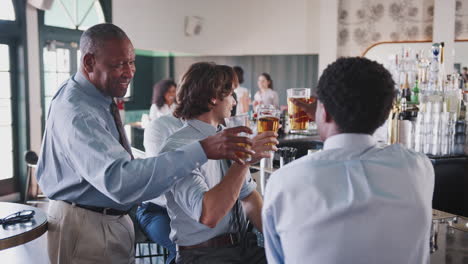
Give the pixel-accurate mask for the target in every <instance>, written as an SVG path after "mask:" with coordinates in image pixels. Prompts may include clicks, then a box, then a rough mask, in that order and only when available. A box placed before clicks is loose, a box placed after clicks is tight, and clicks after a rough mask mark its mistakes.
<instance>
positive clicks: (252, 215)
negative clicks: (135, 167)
mask: <svg viewBox="0 0 468 264" xmlns="http://www.w3.org/2000/svg"><path fill="white" fill-rule="evenodd" d="M235 87H237V77H236V75H235V73H234V71H233V69H232V68H231V67H229V66H225V65H216V64H214V63H196V64H194V65H192V66H191V67H190V68H189V69H188V71H187V72H186V73H185V75H184V76H183V78H182V81H181V84H180V87H179V92H178V98H177V99H178V100H177V102H178V106H177V107H176V109H175V112H174V114H175V115H176V116H177V117H179V118H182V119H184V120H186V125H185V126H184V127H183V128H181V129H180V130H178V131H177V132H175V133H174V134H172V135H171V136H170V137H169V138H168V139H167V141H166V145H165V146H164V147H163V149H162V152H165V151H172V150H174V149H178V148H180V147H182V146H186V145H190V144H192V142H196V141H199V140H201V139H203V138H206V137H209V136H211V135H213V134H215V133H216V131H217V128H218V127H219V126H220V124H222V123H223V122H224V118H228V117H229V116H230V114H231V109H232V107H233V105H235V101H234V98H233V97H232V94H233V92H234V88H235ZM276 136H277V135H276V133H274V132H265V133H262V134H260V135H258V136H256V137H255V138H254V139H253V145H252V149H253V150H254V151H255V153H256V155H254V156H253V162H255V161H258V159H259V158H261V157H267V156H269V154H268V153H265V151H270V150H275V149H276V147H275V146H273V145H274V144H277V143H278V142H277V140H276ZM267 143H273V144H271V145H267ZM255 189H256V184H255V182H254V181H253V180H252V177H251V175H250V172H249V166H248V165H239V164H232V165H231V166H229V164H228V162H226V161H217V160H208V162H207V163H205V164H204V165H202V166H201V167H200V168H197V169H195V170H193V171H192V172H190V173H189V176H188V177H185V178H184V179H183V180H181V181H179V182H177V183H176V184H175V185H174V186H173V187H172V188H170V190H169V191H168V192H167V193H166V195H165V196H166V199H167V210H168V213H169V216H170V218H171V235H170V236H171V239H172V240H173V241H174V242H175V243H176V244H177V246H178V253H177V258H176V262H177V263H191V264H193V263H203V264H209V263H265V262H266V259H265V255H264V250H263V249H262V248H259V247H258V246H257V243H256V239H251V238H252V236H251V234H246V232H245V230H244V229H245V225H246V222H245V217H244V215H243V211H244V210H245V212H246V214H247V218H248V219H249V220H250V221H251V222H252V223H253V225H254V226H255V227H256V228H257V229H259V230H262V226H261V219H260V212H261V206H262V199H261V197H260V195H259V193H258V192H257V191H256V190H255ZM242 208H243V209H244V210H242ZM252 235H253V234H252ZM247 238H248V239H247ZM249 242H250V243H249Z"/></svg>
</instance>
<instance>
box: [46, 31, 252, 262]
mask: <svg viewBox="0 0 468 264" xmlns="http://www.w3.org/2000/svg"><path fill="white" fill-rule="evenodd" d="M80 50H81V54H82V57H81V67H80V70H79V72H78V73H76V74H75V75H73V76H72V77H71V78H70V79H69V80H67V81H66V82H65V83H64V84H63V85H62V87H60V89H59V90H58V92H57V93H56V94H55V96H54V98H53V99H52V102H51V105H50V110H49V114H48V119H47V123H46V129H45V134H44V139H43V144H42V148H41V154H40V157H39V162H38V167H37V177H38V180H39V185H40V187H41V189H42V191H43V192H44V193H45V194H46V195H47V196H48V197H49V198H50V199H51V201H50V203H49V213H48V227H49V229H48V250H49V257H50V260H51V262H52V263H132V262H134V245H133V244H134V233H133V225H132V223H131V220H130V218H129V216H128V215H127V211H128V210H129V209H130V207H131V206H132V205H134V204H138V203H140V202H141V201H145V200H149V199H152V198H154V197H157V196H159V195H160V194H161V193H163V192H164V191H166V190H167V189H168V188H169V187H170V186H172V185H173V184H174V183H175V182H177V181H178V180H180V179H182V178H184V177H185V176H186V175H188V174H190V172H191V171H192V170H194V169H196V168H199V167H200V166H201V165H202V164H204V163H206V161H207V160H208V159H225V158H229V159H232V160H235V161H237V162H239V163H241V164H243V161H241V160H240V159H239V158H238V157H237V156H236V154H235V152H237V151H239V150H240V151H242V149H244V148H241V147H240V146H237V145H236V143H238V142H246V143H250V142H251V141H250V140H249V139H247V138H241V137H236V136H235V134H237V133H239V131H241V130H244V131H249V129H248V128H235V129H233V130H228V131H223V132H222V133H220V134H217V135H213V136H212V137H209V138H206V139H204V140H201V141H197V142H194V143H193V144H190V145H187V146H184V147H182V148H180V149H177V150H174V151H173V152H168V153H165V154H162V155H160V156H158V157H154V158H149V159H140V160H134V159H133V155H132V153H131V148H130V146H129V144H128V140H127V138H126V135H125V132H124V129H123V126H122V121H121V120H120V116H119V115H118V109H117V107H116V105H115V102H114V101H113V98H114V97H122V96H124V95H125V93H126V91H127V87H128V84H129V83H130V81H131V79H132V78H133V76H134V73H135V53H134V48H133V45H132V43H131V41H130V40H129V39H128V37H127V35H126V34H125V33H124V32H123V31H122V30H121V29H120V28H118V27H117V26H115V25H112V24H99V25H95V26H93V27H91V28H89V29H88V30H86V31H85V32H84V33H83V35H82V36H81V39H80ZM244 151H247V150H245V149H244ZM247 152H248V153H252V151H247Z"/></svg>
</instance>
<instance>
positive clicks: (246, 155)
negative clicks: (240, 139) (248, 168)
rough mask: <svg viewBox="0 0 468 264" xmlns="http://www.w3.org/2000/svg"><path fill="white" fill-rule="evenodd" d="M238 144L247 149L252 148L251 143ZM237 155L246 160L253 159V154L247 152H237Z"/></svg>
mask: <svg viewBox="0 0 468 264" xmlns="http://www.w3.org/2000/svg"><path fill="white" fill-rule="evenodd" d="M237 145H238V146H241V147H245V148H246V149H250V145H249V144H245V143H237ZM236 156H237V157H239V158H240V159H242V160H245V161H251V160H252V155H250V154H247V153H245V152H236Z"/></svg>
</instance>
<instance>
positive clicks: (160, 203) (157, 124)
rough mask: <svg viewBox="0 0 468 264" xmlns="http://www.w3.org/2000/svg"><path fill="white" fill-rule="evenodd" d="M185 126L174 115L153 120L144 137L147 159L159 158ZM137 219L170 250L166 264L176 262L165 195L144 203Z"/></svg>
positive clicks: (137, 213) (140, 207)
mask: <svg viewBox="0 0 468 264" xmlns="http://www.w3.org/2000/svg"><path fill="white" fill-rule="evenodd" d="M183 125H184V121H182V120H180V119H178V118H176V117H174V115H172V114H168V115H163V116H161V117H158V118H156V119H153V120H151V122H150V123H149V125H148V126H147V127H146V128H145V134H144V137H143V146H144V147H145V153H146V157H155V156H157V155H158V153H159V151H160V150H161V148H162V146H163V143H164V141H165V140H166V139H167V138H168V137H169V136H170V135H172V134H173V133H174V132H175V131H177V130H178V129H180V128H181V127H182V126H183ZM136 219H137V221H138V223H139V224H140V227H141V228H142V229H143V231H144V232H145V234H146V236H147V237H148V238H149V239H151V241H153V242H154V243H156V244H158V245H161V246H163V247H164V248H166V249H167V250H168V252H169V256H168V258H167V260H166V264H169V263H172V262H173V261H174V260H175V256H176V251H177V250H176V245H175V244H174V243H173V242H172V241H171V240H170V239H169V233H170V232H171V227H170V219H169V215H168V214H167V209H166V198H165V197H164V195H161V196H159V197H157V198H155V199H152V200H149V201H146V202H143V203H142V204H141V205H140V206H139V207H138V209H137V212H136Z"/></svg>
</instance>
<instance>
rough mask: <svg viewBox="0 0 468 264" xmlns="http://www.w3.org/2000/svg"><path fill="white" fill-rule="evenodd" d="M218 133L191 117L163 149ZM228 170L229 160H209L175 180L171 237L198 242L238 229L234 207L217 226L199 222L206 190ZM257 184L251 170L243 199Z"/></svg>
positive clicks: (179, 241)
mask: <svg viewBox="0 0 468 264" xmlns="http://www.w3.org/2000/svg"><path fill="white" fill-rule="evenodd" d="M215 133H216V128H215V127H213V126H212V125H210V124H208V123H205V122H202V121H199V120H196V119H193V120H188V121H187V124H186V125H185V126H184V127H183V128H181V129H180V130H178V131H177V132H175V133H174V134H172V135H171V136H170V137H169V138H168V139H167V141H166V145H165V146H164V147H163V149H162V152H164V151H171V150H173V149H177V148H180V147H181V146H184V145H187V144H191V143H192V142H194V141H198V140H201V139H203V138H206V137H208V136H211V135H213V134H215ZM227 170H228V164H227V162H226V161H225V160H208V162H206V163H205V164H203V165H202V166H201V167H200V168H198V169H195V170H194V171H192V172H191V173H189V174H190V176H188V177H185V178H184V179H182V180H180V181H179V182H177V183H176V184H174V186H172V188H171V189H170V190H169V191H168V192H167V193H166V194H165V197H166V199H167V211H168V213H169V217H170V218H171V234H170V237H171V239H172V241H174V242H175V243H176V244H177V245H181V246H190V245H195V244H199V243H201V242H204V241H206V240H208V239H211V238H213V237H216V236H219V235H222V234H226V233H232V232H236V230H234V229H233V228H234V227H233V226H232V225H231V222H230V219H231V217H232V215H233V214H232V213H231V211H232V210H231V211H229V213H228V214H227V215H226V216H224V217H223V219H222V220H221V221H220V222H219V223H218V224H217V225H216V227H214V228H210V227H208V226H206V225H204V224H202V223H200V222H199V221H200V216H201V213H202V205H203V196H204V194H205V192H207V191H209V190H210V189H212V188H213V187H214V186H216V185H217V184H218V183H219V182H221V180H222V178H223V176H224V174H225V173H226V171H227ZM256 186H257V185H256V183H255V182H254V181H253V180H252V177H251V175H250V173H249V172H248V175H247V176H246V180H245V183H244V184H243V186H242V188H241V190H240V194H239V199H241V200H242V199H244V198H245V197H247V196H248V195H250V193H251V192H252V191H254V190H255V188H256Z"/></svg>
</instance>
